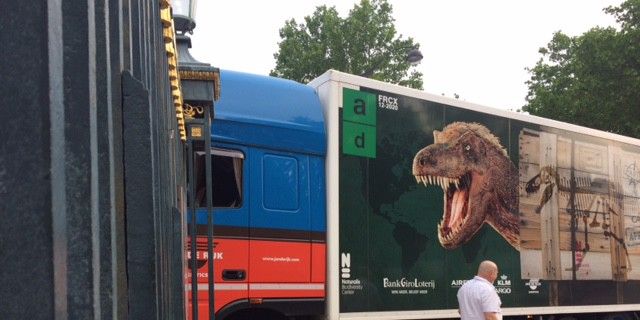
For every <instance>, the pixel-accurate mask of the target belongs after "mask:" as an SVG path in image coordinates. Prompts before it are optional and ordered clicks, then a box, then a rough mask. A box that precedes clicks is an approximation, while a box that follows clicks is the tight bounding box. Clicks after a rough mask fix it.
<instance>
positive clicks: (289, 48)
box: [271, 0, 422, 89]
mask: <svg viewBox="0 0 640 320" xmlns="http://www.w3.org/2000/svg"><path fill="white" fill-rule="evenodd" d="M392 11H393V9H392V6H391V5H390V4H389V3H387V1H386V0H361V1H360V4H356V5H354V7H353V9H351V11H350V12H349V15H348V16H347V17H346V18H341V17H340V16H339V15H338V12H337V11H336V9H335V7H327V6H324V5H323V6H319V7H317V8H316V10H315V12H314V13H313V15H311V16H306V17H304V23H300V24H298V23H297V22H296V20H295V19H291V20H288V21H286V22H285V25H284V27H282V28H281V29H280V38H281V39H282V41H281V42H280V43H279V51H278V52H277V53H275V54H274V57H275V59H276V66H275V68H274V69H273V70H272V71H271V75H272V76H277V77H282V78H288V79H292V80H296V81H300V82H303V83H307V82H309V81H310V80H312V79H314V78H315V77H317V76H319V75H321V74H322V73H324V72H325V71H327V70H329V69H336V70H339V71H344V72H347V73H352V74H356V75H361V76H365V77H369V78H373V79H377V80H381V81H385V82H391V83H397V84H400V85H404V86H408V87H412V88H418V89H422V73H420V72H417V71H415V70H412V71H411V72H410V69H411V66H410V64H409V62H407V52H408V51H409V50H410V49H411V48H414V47H415V48H418V47H419V44H417V43H415V42H414V41H413V39H412V38H410V37H409V38H406V39H403V38H402V35H399V36H396V28H395V26H394V21H395V20H394V19H393V17H392V15H391V14H392Z"/></svg>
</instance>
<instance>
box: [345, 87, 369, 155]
mask: <svg viewBox="0 0 640 320" xmlns="http://www.w3.org/2000/svg"><path fill="white" fill-rule="evenodd" d="M376 98H377V96H376V95H375V94H372V93H368V92H363V91H357V90H353V89H348V88H344V89H343V94H342V110H343V112H342V152H343V153H345V154H350V155H354V156H359V157H367V158H375V157H376V115H377V110H376V109H377V103H376V101H377V100H376Z"/></svg>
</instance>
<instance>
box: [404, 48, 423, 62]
mask: <svg viewBox="0 0 640 320" xmlns="http://www.w3.org/2000/svg"><path fill="white" fill-rule="evenodd" d="M422 58H423V56H422V52H420V49H418V48H417V47H414V48H412V49H411V50H409V52H407V61H408V62H409V64H411V65H412V66H414V67H415V66H417V65H418V64H419V63H420V61H422Z"/></svg>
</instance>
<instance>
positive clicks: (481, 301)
mask: <svg viewBox="0 0 640 320" xmlns="http://www.w3.org/2000/svg"><path fill="white" fill-rule="evenodd" d="M496 278H498V266H497V265H496V264H495V263H494V262H493V261H489V260H485V261H482V262H481V263H480V266H478V274H477V275H476V276H475V277H473V279H471V280H469V281H467V282H465V284H464V285H462V287H460V289H458V306H459V308H458V312H459V313H460V317H461V319H462V320H483V319H487V320H496V319H497V320H500V319H502V310H501V309H500V305H501V304H502V301H500V297H499V296H498V293H497V292H496V288H495V287H494V286H493V282H494V281H496Z"/></svg>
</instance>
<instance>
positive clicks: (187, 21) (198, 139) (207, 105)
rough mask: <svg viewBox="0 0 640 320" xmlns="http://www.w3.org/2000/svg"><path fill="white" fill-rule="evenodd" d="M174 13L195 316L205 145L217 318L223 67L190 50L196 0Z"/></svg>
mask: <svg viewBox="0 0 640 320" xmlns="http://www.w3.org/2000/svg"><path fill="white" fill-rule="evenodd" d="M171 5H172V9H173V12H172V15H173V23H174V27H175V30H176V47H177V51H178V52H177V56H178V75H179V78H180V87H181V89H182V100H183V110H184V115H185V126H186V131H187V158H188V160H187V162H188V163H187V167H188V170H187V171H188V172H187V174H188V175H189V177H188V181H189V184H188V188H189V192H188V194H189V209H188V213H189V216H190V219H191V221H190V224H189V229H190V232H189V233H190V240H191V241H190V242H191V248H190V249H191V261H190V263H189V265H190V267H191V306H192V310H191V316H192V319H199V318H198V276H197V274H198V267H197V258H196V257H197V231H196V229H197V228H196V226H197V225H196V220H197V219H196V215H197V208H198V204H197V203H196V201H195V192H196V190H195V189H196V188H195V186H196V181H197V179H196V177H195V174H194V168H195V161H196V159H194V156H195V152H196V148H198V146H200V145H201V146H203V148H204V150H203V151H204V154H205V160H204V163H205V180H206V189H205V191H206V204H207V256H208V257H209V263H208V264H207V265H208V270H207V271H208V274H209V276H208V279H209V283H208V287H209V308H208V309H209V318H213V314H214V312H215V308H214V301H213V299H214V288H213V285H214V283H213V282H214V281H213V279H214V276H213V258H212V257H213V194H212V189H213V188H212V186H213V181H212V176H213V174H212V172H213V168H212V161H211V121H212V119H213V103H214V101H215V100H218V98H219V96H220V70H218V68H214V67H212V66H211V65H210V64H208V63H204V62H200V61H198V60H196V59H194V58H193V57H192V56H191V54H190V53H189V48H191V38H189V36H187V33H188V34H193V29H194V28H195V27H196V22H195V13H196V12H195V10H196V0H173V1H172V2H171Z"/></svg>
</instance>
